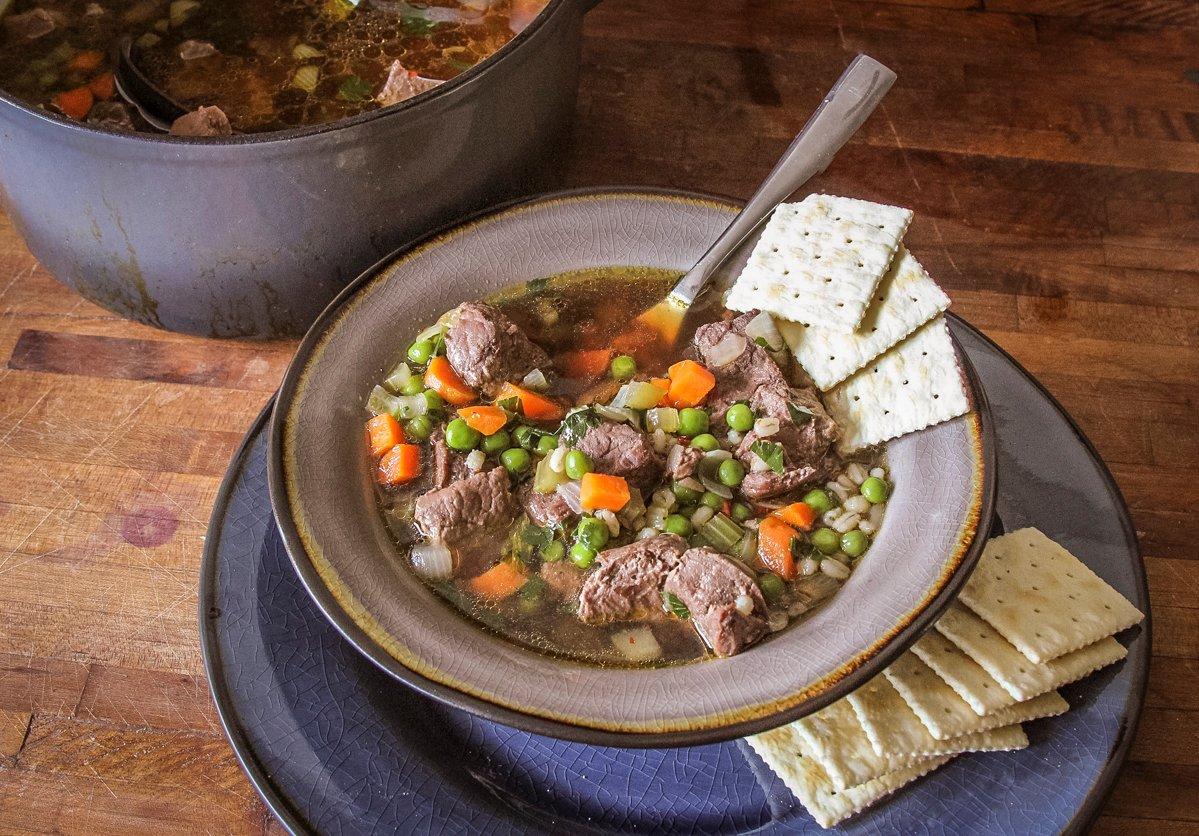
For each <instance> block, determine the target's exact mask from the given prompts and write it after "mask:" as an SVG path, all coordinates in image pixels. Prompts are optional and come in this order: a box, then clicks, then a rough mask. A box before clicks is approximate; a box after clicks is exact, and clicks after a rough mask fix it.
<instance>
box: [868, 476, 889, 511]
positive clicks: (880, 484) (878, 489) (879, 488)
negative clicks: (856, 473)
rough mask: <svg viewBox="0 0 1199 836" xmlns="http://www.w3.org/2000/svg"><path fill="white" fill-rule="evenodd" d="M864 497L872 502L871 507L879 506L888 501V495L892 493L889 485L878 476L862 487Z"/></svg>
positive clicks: (872, 477) (871, 478)
mask: <svg viewBox="0 0 1199 836" xmlns="http://www.w3.org/2000/svg"><path fill="white" fill-rule="evenodd" d="M861 491H862V496H864V497H866V499H867V500H868V501H869V502H870V504H871V505H878V504H879V503H880V502H886V501H887V494H888V493H890V492H891V491H890V488H889V487H888V485H887V483H886V482H884V481H883V480H882V479H880V478H878V477H877V476H871V477H870V478H869V479H867V480H866V481H865V482H863V483H862V487H861Z"/></svg>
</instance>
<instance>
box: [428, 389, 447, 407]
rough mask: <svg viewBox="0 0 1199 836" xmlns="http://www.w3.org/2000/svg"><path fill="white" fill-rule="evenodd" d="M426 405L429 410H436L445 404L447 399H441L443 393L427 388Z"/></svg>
mask: <svg viewBox="0 0 1199 836" xmlns="http://www.w3.org/2000/svg"><path fill="white" fill-rule="evenodd" d="M425 406H426V407H427V408H428V410H429V412H436V411H437V410H439V409H441V408H442V407H444V406H445V401H443V400H442V399H441V395H439V394H437V393H436V392H434V391H433V390H432V389H426V390H425Z"/></svg>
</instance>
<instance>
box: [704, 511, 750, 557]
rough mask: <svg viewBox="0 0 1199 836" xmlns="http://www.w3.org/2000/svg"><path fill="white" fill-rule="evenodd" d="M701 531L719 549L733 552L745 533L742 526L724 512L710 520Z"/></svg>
mask: <svg viewBox="0 0 1199 836" xmlns="http://www.w3.org/2000/svg"><path fill="white" fill-rule="evenodd" d="M699 531H700V533H701V534H703V535H704V539H705V540H707V541H708V542H709V543H711V544H712V547H713V548H715V549H716V550H717V551H722V552H728V553H730V554H731V553H732V551H733V547H734V546H736V545H737V544H738V543H740V542H741V537H742V536H743V535H744V534H745V532H744V531H743V530H742V528H741V526H739V525H737V523H735V522H733V521H732V520H731V519H729V518H728V517H726V516H725V515H724V514H716V515H715V516H713V517H712V519H710V520H708V521H707V522H706V523H704V524H703V525H702V526H700V528H699Z"/></svg>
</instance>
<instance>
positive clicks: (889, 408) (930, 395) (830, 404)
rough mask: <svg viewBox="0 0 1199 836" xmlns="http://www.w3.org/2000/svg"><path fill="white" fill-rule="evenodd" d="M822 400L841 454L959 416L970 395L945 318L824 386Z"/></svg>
mask: <svg viewBox="0 0 1199 836" xmlns="http://www.w3.org/2000/svg"><path fill="white" fill-rule="evenodd" d="M824 402H825V407H826V408H827V409H828V412H829V414H830V415H831V416H832V417H833V420H835V421H836V422H837V424H838V425H839V426H840V427H841V433H842V437H841V440H840V441H839V442H838V445H837V449H838V451H839V452H840V453H841V454H842V455H848V454H851V453H854V452H856V451H858V450H861V449H864V448H866V447H871V446H873V445H875V444H881V443H882V442H884V441H887V440H889V439H892V438H896V437H898V436H901V435H905V434H907V433H910V432H915V431H916V430H922V429H924V428H925V427H931V426H933V425H934V424H940V423H941V422H942V421H948V420H950V419H951V418H956V417H958V416H959V415H965V414H966V413H967V412H969V411H970V398H969V396H968V395H967V394H966V386H965V382H964V381H963V379H962V371H961V369H959V368H958V361H957V353H956V352H955V350H954V347H953V340H952V339H951V338H950V336H949V326H948V325H947V324H946V322H945V317H943V316H939V317H937V318H936V319H934V320H933V321H932V322H929V323H928V324H926V325H923V326H921V327H920V328H918V329H917V330H916V332H915V333H913V334H912V335H911V336H910V337H908V338H907V339H905V340H904V341H903V342H901V343H899V345H897V346H895V347H894V348H892V349H890V350H889V351H887V352H886V353H885V354H883V355H882V356H881V357H878V358H876V359H875V360H874V361H873V362H871V363H869V364H867V365H866V367H865V368H864V369H861V370H860V371H858V372H856V373H854V374H853V375H852V376H851V377H850V378H849V379H848V380H846V381H845V382H843V383H841V384H839V385H838V386H836V387H834V388H833V389H830V390H829V391H828V392H826V393H825V398H824Z"/></svg>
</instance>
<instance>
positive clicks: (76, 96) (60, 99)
mask: <svg viewBox="0 0 1199 836" xmlns="http://www.w3.org/2000/svg"><path fill="white" fill-rule="evenodd" d="M51 101H53V102H54V106H55V107H56V108H58V109H59V110H61V111H62V112H63V113H65V114H66V115H67V116H70V117H71V118H72V119H82V118H83V117H85V116H87V112H88V111H89V110H91V109H92V101H93V97H92V91H91V90H89V89H87V87H76V88H75V89H74V90H65V91H63V92H62V93H57V94H55V96H54V98H53V99H52V100H51Z"/></svg>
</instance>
